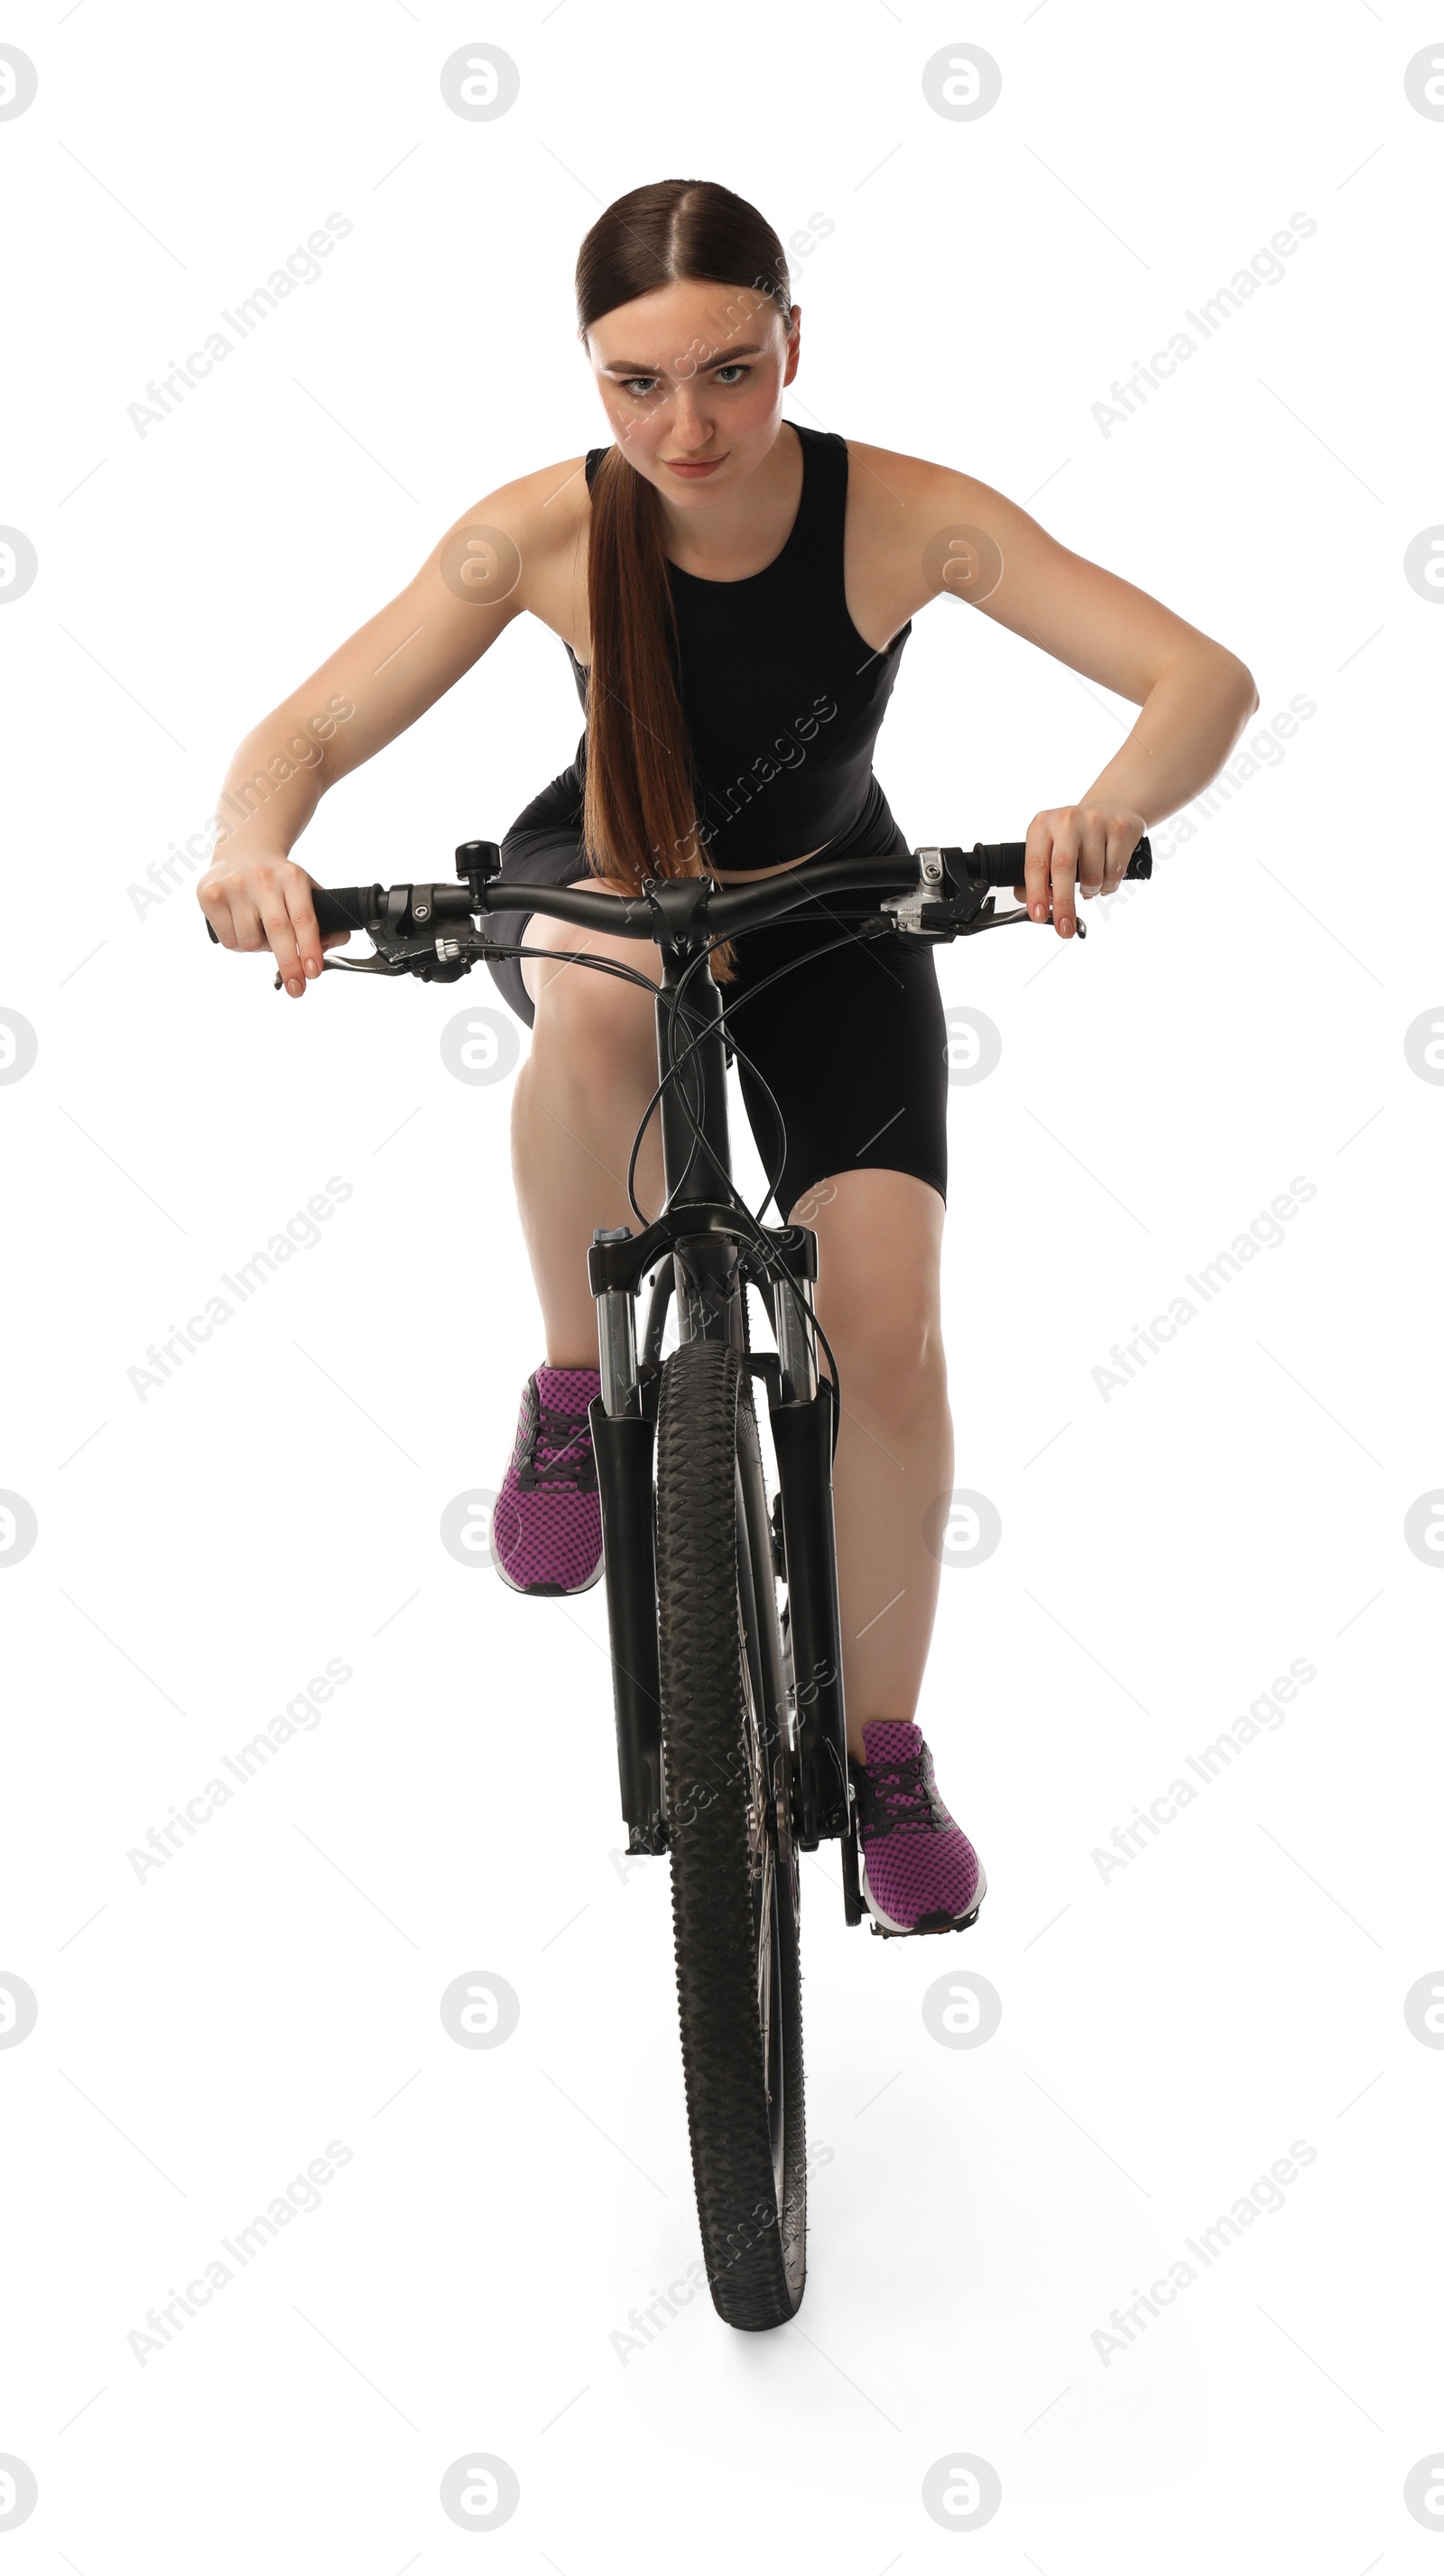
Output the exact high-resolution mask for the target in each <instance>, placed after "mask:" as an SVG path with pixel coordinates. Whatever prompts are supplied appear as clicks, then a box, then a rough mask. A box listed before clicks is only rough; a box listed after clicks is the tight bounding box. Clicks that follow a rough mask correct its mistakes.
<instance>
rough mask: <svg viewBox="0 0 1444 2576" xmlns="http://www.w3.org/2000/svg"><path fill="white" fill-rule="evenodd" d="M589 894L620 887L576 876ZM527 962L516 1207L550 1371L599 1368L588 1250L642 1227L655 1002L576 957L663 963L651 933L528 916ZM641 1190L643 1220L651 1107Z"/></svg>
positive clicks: (653, 1204)
mask: <svg viewBox="0 0 1444 2576" xmlns="http://www.w3.org/2000/svg"><path fill="white" fill-rule="evenodd" d="M570 882H571V883H573V884H574V885H576V886H579V887H581V888H582V889H584V890H585V891H586V892H588V893H592V894H596V893H615V894H618V895H620V894H621V893H622V892H623V891H624V889H623V888H622V887H621V886H617V885H613V884H612V883H611V882H610V881H609V880H608V879H606V878H598V877H593V876H578V877H575V878H573V879H572V880H571V881H570ZM525 935H526V944H527V946H528V947H532V948H544V949H545V950H546V951H547V954H546V956H544V957H525V958H522V959H521V960H520V965H521V972H522V978H523V981H524V983H525V985H526V990H527V994H528V996H529V998H530V1000H531V1002H532V1005H533V1008H534V1010H535V1014H536V1017H535V1021H534V1023H533V1028H532V1043H531V1053H530V1055H529V1056H528V1057H527V1059H526V1062H525V1063H524V1064H523V1066H522V1068H521V1071H520V1072H519V1074H518V1075H517V1078H516V1084H515V1087H514V1092H513V1099H512V1121H511V1153H512V1173H513V1177H514V1180H515V1184H516V1198H517V1208H518V1211H519V1213H520V1217H521V1225H522V1233H523V1235H524V1236H525V1238H526V1247H527V1253H528V1257H529V1259H530V1261H531V1267H532V1277H533V1279H534V1280H535V1283H536V1291H537V1300H538V1303H539V1304H540V1306H541V1310H542V1317H543V1321H544V1323H545V1327H546V1346H547V1362H548V1365H549V1366H551V1367H553V1368H593V1369H594V1368H595V1367H596V1365H597V1317H596V1306H595V1303H594V1300H593V1298H592V1294H591V1290H590V1288H589V1287H588V1285H587V1253H588V1251H589V1250H590V1248H591V1241H592V1230H593V1228H594V1227H595V1226H599V1225H635V1223H636V1219H635V1217H634V1215H633V1213H632V1209H631V1206H630V1204H629V1202H628V1198H627V1161H628V1157H629V1155H630V1153H631V1150H632V1140H633V1138H634V1137H635V1135H636V1132H637V1128H638V1125H639V1123H640V1121H641V1117H642V1112H643V1110H644V1109H645V1108H646V1106H647V1102H648V1100H649V1099H650V1098H651V1095H652V1093H653V1091H654V1090H655V1089H656V1086H657V1034H656V1004H655V1002H654V1001H653V999H652V994H651V991H650V990H648V991H643V990H642V989H640V988H639V987H638V986H637V985H635V984H629V983H624V982H623V981H621V980H620V978H618V977H617V976H615V975H609V974H605V973H601V972H599V971H598V970H597V968H595V967H591V966H583V965H579V964H578V963H577V962H576V960H577V958H578V956H579V955H581V954H587V955H590V956H595V957H606V958H611V959H614V960H615V961H616V962H617V963H618V964H619V965H622V966H627V967H630V968H631V969H632V970H633V972H634V973H637V974H641V975H644V976H646V977H647V978H648V980H649V984H650V985H653V986H655V985H656V984H657V983H658V982H659V981H660V978H661V972H662V963H661V958H660V956H659V955H658V952H657V949H656V946H655V944H654V943H653V942H652V941H650V940H645V939H609V938H605V937H603V936H600V935H599V934H598V933H596V932H594V931H585V930H578V929H576V928H574V927H573V925H572V924H571V923H569V922H564V921H548V920H547V919H546V918H545V917H544V916H543V915H541V914H539V913H533V914H532V915H531V917H530V919H529V920H528V922H527V925H526V934H525ZM635 1187H636V1192H637V1198H638V1200H639V1202H640V1204H641V1206H642V1208H643V1209H644V1211H645V1212H646V1215H647V1216H648V1218H649V1219H650V1218H652V1217H654V1216H656V1215H657V1214H659V1212H660V1210H661V1206H662V1197H663V1175H662V1138H661V1125H660V1119H659V1117H658V1115H657V1113H656V1112H655V1111H654V1113H653V1116H652V1118H651V1121H650V1123H649V1125H648V1128H647V1133H646V1136H645V1138H644V1140H643V1144H642V1150H641V1153H640V1154H639V1156H638V1158H637V1170H636V1177H635Z"/></svg>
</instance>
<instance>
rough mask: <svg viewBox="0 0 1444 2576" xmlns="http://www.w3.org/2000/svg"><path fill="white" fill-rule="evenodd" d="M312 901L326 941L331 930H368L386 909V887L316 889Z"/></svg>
mask: <svg viewBox="0 0 1444 2576" xmlns="http://www.w3.org/2000/svg"><path fill="white" fill-rule="evenodd" d="M311 900H312V902H313V904H314V905H315V907H316V926H317V928H318V929H319V931H320V932H321V935H322V937H323V938H324V937H325V935H326V933H327V931H328V930H364V929H365V928H366V927H367V925H368V923H370V922H372V921H375V920H376V919H377V917H378V916H379V915H380V914H381V913H382V912H383V911H384V910H385V908H386V889H385V887H384V886H379V885H369V886H314V887H313V888H312V891H311Z"/></svg>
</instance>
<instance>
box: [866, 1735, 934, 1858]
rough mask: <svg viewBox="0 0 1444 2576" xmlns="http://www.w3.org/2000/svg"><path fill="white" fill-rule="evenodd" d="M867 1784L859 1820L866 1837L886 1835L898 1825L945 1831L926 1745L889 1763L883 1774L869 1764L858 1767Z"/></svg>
mask: <svg viewBox="0 0 1444 2576" xmlns="http://www.w3.org/2000/svg"><path fill="white" fill-rule="evenodd" d="M858 1769H859V1772H860V1773H861V1776H862V1780H863V1782H864V1783H865V1784H866V1786H865V1794H864V1798H863V1802H862V1806H863V1812H862V1815H861V1817H860V1819H859V1822H860V1825H861V1828H862V1830H863V1832H864V1833H866V1834H868V1835H869V1836H871V1835H875V1834H880V1833H881V1834H888V1833H891V1832H892V1831H893V1828H894V1827H895V1826H897V1825H926V1826H929V1827H931V1828H932V1829H933V1830H935V1831H941V1830H943V1829H944V1828H945V1824H946V1821H947V1820H946V1819H945V1818H944V1817H943V1815H942V1813H941V1801H940V1800H939V1798H938V1795H937V1791H936V1789H935V1788H934V1786H933V1784H932V1782H931V1780H930V1779H929V1777H928V1769H929V1764H928V1752H927V1747H926V1745H925V1746H924V1747H923V1750H922V1751H921V1753H909V1754H905V1755H904V1756H903V1758H902V1760H901V1761H899V1762H890V1763H889V1764H888V1766H887V1768H886V1770H883V1769H881V1768H880V1767H879V1766H877V1765H875V1764H871V1763H859V1765H858Z"/></svg>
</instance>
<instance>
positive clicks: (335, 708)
mask: <svg viewBox="0 0 1444 2576" xmlns="http://www.w3.org/2000/svg"><path fill="white" fill-rule="evenodd" d="M568 479H569V476H568V468H567V467H566V466H562V467H560V468H558V467H556V466H551V467H547V468H545V469H544V470H543V471H542V472H540V473H537V474H529V475H524V476H522V477H521V478H520V479H519V480H518V481H516V482H514V483H507V484H503V485H502V486H501V487H500V489H499V490H497V491H495V492H490V493H488V494H487V496H486V498H485V499H484V500H482V501H478V503H477V504H476V507H475V508H474V509H473V510H469V511H468V512H467V514H466V516H465V517H464V518H462V519H458V520H457V522H456V524H455V526H454V527H452V528H449V529H448V530H447V532H446V535H445V536H444V537H443V538H442V540H441V542H440V544H439V545H438V546H437V547H436V548H435V549H434V550H433V552H432V553H431V554H430V555H429V556H428V557H427V560H426V562H425V563H424V564H423V565H422V567H421V569H420V571H419V572H418V573H417V575H416V577H415V579H414V581H411V582H408V584H407V586H406V588H405V589H404V590H403V591H400V592H398V594H397V596H396V597H395V599H393V600H390V601H388V603H387V605H386V606H385V607H384V608H383V609H381V610H379V611H378V613H377V615H376V616H375V617H372V618H369V619H368V620H367V622H366V624H365V625H364V626H358V628H357V629H356V632H355V634H354V635H350V636H348V637H347V639H346V641H345V643H344V644H342V645H340V646H338V648H337V650H336V651H335V652H334V653H333V654H332V655H331V657H330V659H329V661H326V662H323V663H322V664H321V667H320V669H319V670H318V671H313V672H312V674H311V677H310V678H309V679H308V680H304V681H302V683H301V685H300V687H299V688H297V689H294V690H293V691H292V693H291V695H290V696H289V697H288V698H286V699H284V700H283V701H282V703H281V705H280V706H278V707H275V708H273V710H272V712H271V713H270V714H269V715H268V716H264V717H263V718H262V720H261V722H260V723H259V724H258V725H255V726H253V727H252V729H251V731H250V732H249V733H248V734H247V736H246V738H245V740H244V742H243V743H242V744H241V745H240V747H239V749H238V751H237V752H236V755H235V758H234V759H233V760H232V762H231V765H230V768H229V769H228V770H227V772H226V777H225V783H224V785H223V787H222V789H221V794H220V799H219V803H218V807H217V812H218V817H219V819H220V822H221V825H222V832H221V837H220V839H219V841H218V842H217V844H216V847H215V849H214V851H213V853H212V856H211V863H210V866H209V867H208V868H207V870H206V873H205V875H204V876H203V877H201V878H200V879H199V881H198V883H197V886H196V896H197V900H198V901H199V903H200V907H201V910H202V912H203V913H204V914H205V916H206V919H207V920H208V921H209V922H210V923H211V925H212V927H213V929H214V930H215V933H216V936H217V938H218V939H219V940H220V942H221V945H222V947H224V948H239V949H261V948H266V947H269V948H270V950H271V952H272V954H273V956H274V957H275V960H276V965H277V968H278V970H279V973H280V975H281V979H282V981H283V983H284V984H285V988H286V990H287V992H288V993H290V994H291V995H292V996H293V997H299V996H300V995H301V994H302V993H304V991H305V989H306V984H307V982H308V980H312V979H314V978H315V977H316V976H318V975H319V974H320V972H321V952H322V949H323V947H324V948H334V947H335V946H337V945H338V943H339V941H340V940H342V939H344V938H345V937H347V936H349V933H345V932H334V933H332V934H331V935H330V936H329V937H328V938H326V939H325V940H323V939H322V937H321V934H320V930H319V928H318V925H317V921H316V915H315V910H314V908H313V905H312V902H311V889H312V887H313V885H314V883H315V879H314V878H313V877H310V876H308V875H307V873H306V871H305V869H304V868H302V867H299V866H298V865H297V864H296V863H295V861H294V860H293V859H292V858H291V856H290V852H291V849H292V847H293V845H294V844H295V842H296V841H297V840H298V839H299V837H300V835H301V833H302V832H303V831H304V830H305V828H306V825H307V824H308V823H309V821H310V819H311V816H312V815H313V814H314V812H315V810H316V807H317V806H318V804H319V803H320V801H321V797H322V795H323V794H324V792H325V790H326V789H327V788H328V787H331V786H334V784H335V782H336V780H337V779H338V778H344V777H345V776H346V773H347V771H348V770H352V769H357V768H359V767H360V765H361V763H362V761H363V760H369V759H370V758H371V756H372V754H373V752H378V751H380V750H381V749H382V748H383V747H384V745H385V744H387V743H388V742H393V741H394V740H395V738H396V736H397V735H398V734H399V733H404V732H405V730H406V728H407V726H408V725H413V724H415V722H416V720H417V717H418V716H421V715H424V714H425V712H426V710H427V708H428V707H430V706H434V705H435V703H436V700H437V699H438V698H439V697H442V696H443V695H444V694H445V692H446V691H447V690H448V689H449V688H451V687H453V686H454V684H455V682H456V681H457V680H459V679H460V678H461V676H462V674H463V672H465V671H469V670H470V669H471V667H472V665H473V663H475V662H478V661H479V660H480V659H481V656H482V654H483V653H485V652H487V651H488V650H489V648H490V647H491V645H493V644H494V643H495V641H496V639H497V637H498V635H500V633H501V632H502V629H503V628H504V627H506V626H509V625H510V624H511V621H512V619H513V618H514V617H516V616H518V615H519V614H520V612H521V611H522V609H523V608H525V607H527V606H528V604H529V600H528V591H529V589H531V588H533V587H534V586H536V585H538V584H540V587H541V589H542V590H544V589H545V575H546V572H547V570H548V568H549V566H550V562H551V559H552V557H553V555H554V553H555V549H556V546H557V542H558V539H559V537H560V536H561V534H562V532H563V526H564V523H565V520H566V516H567V512H566V508H565V505H563V506H562V507H559V508H558V509H557V510H555V511H553V512H552V513H551V514H550V516H549V517H548V516H547V514H546V505H547V502H548V500H549V499H555V498H557V497H558V494H559V489H560V487H562V486H564V485H565V483H566V482H567V480H568ZM569 497H570V496H569ZM498 592H501V593H502V595H501V596H500V597H498V596H497V594H498ZM488 594H489V595H488Z"/></svg>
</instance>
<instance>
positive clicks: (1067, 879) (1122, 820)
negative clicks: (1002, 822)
mask: <svg viewBox="0 0 1444 2576" xmlns="http://www.w3.org/2000/svg"><path fill="white" fill-rule="evenodd" d="M1147 829H1148V825H1147V823H1146V822H1145V820H1144V818H1143V816H1142V815H1141V814H1135V813H1134V812H1133V810H1132V808H1131V807H1130V806H1127V805H1050V806H1048V807H1047V808H1046V810H1045V811H1044V812H1043V813H1041V814H1035V815H1034V817H1033V820H1032V822H1031V823H1030V824H1029V826H1028V839H1027V856H1026V858H1025V859H1024V862H1023V874H1024V877H1025V879H1026V883H1025V884H1023V885H1020V886H1014V888H1013V893H1014V895H1015V896H1016V898H1017V900H1018V901H1019V903H1026V904H1027V907H1028V913H1029V917H1030V919H1032V920H1033V921H1046V920H1047V919H1048V908H1049V900H1050V896H1051V901H1052V917H1053V927H1054V929H1055V930H1056V931H1057V932H1058V935H1059V937H1060V938H1062V939H1071V938H1072V936H1073V933H1074V931H1075V930H1076V929H1077V927H1078V915H1077V912H1076V910H1075V907H1074V888H1075V886H1076V887H1079V888H1081V890H1082V892H1083V895H1084V897H1085V898H1091V897H1092V896H1093V895H1095V894H1112V893H1113V892H1114V891H1115V889H1116V888H1117V887H1118V885H1119V884H1120V883H1121V882H1122V878H1123V872H1124V869H1125V868H1126V867H1127V865H1128V862H1129V860H1130V859H1131V858H1132V856H1133V853H1134V851H1135V850H1136V849H1137V847H1138V844H1139V842H1140V841H1141V840H1142V838H1143V835H1144V833H1145V832H1146V831H1147Z"/></svg>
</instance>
